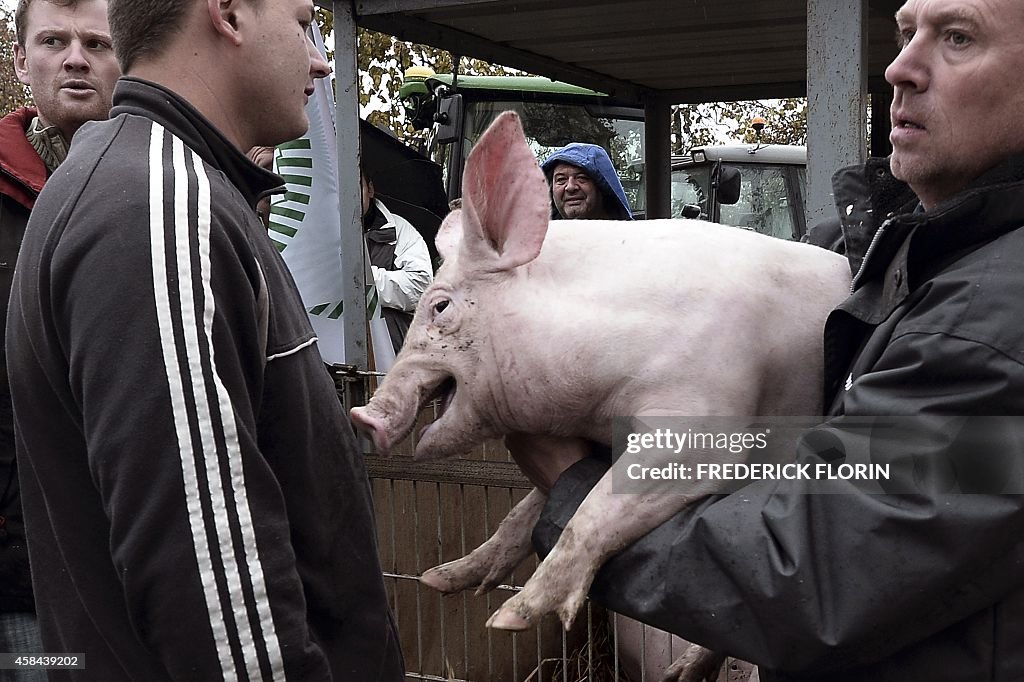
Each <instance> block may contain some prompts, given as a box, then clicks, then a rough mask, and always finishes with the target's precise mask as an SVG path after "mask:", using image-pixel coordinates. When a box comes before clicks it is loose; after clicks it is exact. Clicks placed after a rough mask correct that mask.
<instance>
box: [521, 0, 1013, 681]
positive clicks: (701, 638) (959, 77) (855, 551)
mask: <svg viewBox="0 0 1024 682" xmlns="http://www.w3.org/2000/svg"><path fill="white" fill-rule="evenodd" d="M896 18H897V24H898V26H899V43H900V47H901V51H900V53H899V55H898V56H897V58H896V59H895V61H894V62H893V63H892V64H891V65H890V66H889V68H888V69H887V71H886V79H887V80H888V81H889V82H890V83H891V84H892V85H893V87H894V91H895V92H894V99H893V104H892V110H891V114H892V133H891V136H890V139H891V141H892V143H893V154H892V156H891V157H889V158H888V159H872V160H870V161H868V162H867V163H866V164H865V165H864V166H863V167H857V168H849V169H845V170H843V171H841V172H840V173H838V174H837V176H836V203H837V206H838V207H839V208H840V209H841V211H840V214H841V216H842V227H843V232H844V242H845V246H846V249H847V255H848V258H849V260H850V265H851V267H852V269H853V271H854V272H855V273H856V276H855V277H854V280H853V287H852V289H853V293H852V295H851V296H850V298H849V299H848V300H847V301H845V302H844V303H843V304H842V305H840V306H839V308H838V309H837V310H836V311H835V312H833V313H832V315H831V316H830V317H829V320H828V324H827V326H826V330H825V356H826V357H825V389H826V402H825V405H826V406H827V414H828V421H826V422H825V423H824V424H823V425H821V426H820V427H818V428H816V429H812V430H811V431H810V432H808V433H807V434H805V435H806V438H805V441H804V442H805V443H806V444H809V447H811V448H812V449H813V443H814V441H815V439H817V438H828V439H829V440H830V442H832V443H835V442H837V441H838V442H840V443H842V442H845V441H846V440H848V439H855V438H856V434H855V433H854V431H855V428H854V427H853V426H851V423H852V422H854V421H855V420H856V419H858V418H868V417H870V418H875V417H879V416H890V415H896V416H907V415H909V416H915V417H919V418H922V419H923V418H924V417H926V416H936V415H941V417H940V418H939V419H938V423H939V424H942V423H943V420H945V423H946V424H949V423H950V421H951V420H952V418H954V417H957V416H964V415H974V416H1007V417H1012V416H1015V415H1021V414H1024V326H1022V325H1021V322H1020V321H1021V319H1022V317H1024V297H1022V296H1021V292H1022V291H1024V269H1022V268H1021V265H1020V264H1021V262H1022V261H1024V229H1020V228H1021V226H1022V225H1024V198H1022V197H1024V127H1022V126H1021V125H1020V123H1019V112H1020V111H1021V108H1022V106H1024V83H1022V82H1021V80H1020V77H1019V74H1020V73H1021V72H1022V71H1024V43H1022V42H1021V40H1020V35H1021V34H1022V32H1024V6H1022V5H1021V4H1020V3H1019V2H1016V1H1015V0H908V2H906V3H905V4H904V5H903V7H902V8H901V9H900V10H899V11H898V13H897V15H896ZM828 406H830V407H828ZM999 423H1001V424H1004V425H1005V424H1009V428H1010V429H1011V431H1010V432H1009V434H1004V436H1003V437H996V436H995V435H990V436H989V438H988V440H987V443H986V444H984V445H982V446H979V447H974V448H973V449H971V450H969V451H968V452H967V457H968V460H967V465H968V466H967V467H966V468H962V469H960V470H956V466H957V465H958V462H959V464H962V463H963V462H962V461H959V460H957V459H956V456H957V455H955V454H954V450H956V451H957V452H958V453H959V454H963V453H962V452H960V451H959V449H958V448H957V447H956V446H957V445H958V444H957V442H956V439H955V438H949V437H946V434H945V433H944V432H943V431H942V430H941V429H940V430H938V431H935V432H931V433H929V434H928V436H929V437H928V438H923V437H921V438H916V439H904V440H902V441H894V440H892V439H890V440H888V441H885V440H883V439H881V438H875V439H874V440H873V441H872V443H871V445H872V447H873V448H875V449H874V450H873V451H872V452H873V456H875V455H877V456H878V457H880V458H883V459H886V460H887V461H890V460H891V461H894V462H900V461H901V458H903V459H902V461H903V463H904V464H909V466H910V468H911V469H912V470H914V471H915V472H916V475H917V476H919V479H918V481H919V482H920V483H921V485H918V486H917V487H916V488H915V489H913V490H900V491H897V492H910V493H912V494H867V493H865V492H863V491H860V490H858V488H857V487H856V486H854V485H851V484H850V482H848V481H817V482H814V483H813V485H812V484H809V483H808V482H806V481H765V482H759V483H754V484H751V485H750V486H747V487H746V488H744V489H742V490H741V491H739V492H737V493H734V494H731V495H728V496H725V497H717V498H709V499H706V500H704V501H703V502H702V503H701V504H699V505H697V506H695V507H691V508H690V509H688V510H686V511H684V512H681V513H679V514H678V515H676V516H675V517H674V518H672V519H671V520H669V521H667V522H666V523H664V524H663V525H661V526H660V527H658V528H657V529H655V530H654V531H652V532H651V533H650V534H648V535H647V536H646V537H644V538H642V539H641V540H640V541H638V542H636V543H635V544H634V545H633V546H631V547H630V548H628V549H627V550H625V551H624V552H623V553H621V554H619V555H618V556H616V557H614V558H612V559H611V560H609V561H608V562H607V563H606V564H605V565H604V567H603V568H602V570H601V571H600V572H599V573H598V574H597V578H596V580H595V582H594V585H593V589H592V592H591V594H592V595H593V596H594V597H596V598H597V599H598V600H599V601H601V602H603V603H604V604H605V605H607V606H608V607H609V608H612V609H614V610H615V611H618V612H620V613H625V614H628V615H630V616H633V617H635V618H638V619H640V620H642V621H645V622H648V623H651V624H653V625H656V626H657V627H660V628H663V629H666V630H670V631H673V632H675V633H678V634H679V635H681V636H684V637H686V638H687V639H691V640H693V641H696V642H699V643H701V644H703V645H706V646H709V647H711V648H713V649H715V650H719V651H726V652H728V653H730V654H733V655H736V656H740V657H742V658H745V659H748V660H751V661H754V662H756V663H758V664H759V665H760V667H761V679H762V680H764V681H768V680H801V681H806V680H829V681H830V682H840V681H842V682H847V681H854V680H857V681H864V682H867V681H869V680H870V681H872V682H877V681H880V680H899V681H900V682H914V681H918V680H919V681H922V682H923V681H926V680H927V681H928V682H942V681H947V680H948V681H950V682H952V681H954V680H955V681H958V682H959V681H962V680H981V679H985V680H1020V679H1024V571H1022V570H1021V566H1022V563H1024V540H1022V538H1024V495H1020V493H1021V492H1022V490H1021V486H1020V483H1019V474H1020V471H1021V468H1022V467H1024V440H1022V439H1021V438H1020V437H1019V436H1020V434H1019V427H1018V428H1014V427H1015V426H1016V425H1015V424H1014V423H1013V421H1012V420H1006V421H1004V422H999ZM959 445H962V443H959ZM907 453H913V458H914V459H913V461H908V458H907ZM823 454H824V453H823ZM993 462H996V463H997V464H999V466H1001V467H1002V468H1003V471H1004V473H1006V474H1007V475H1006V476H1004V477H1002V478H1000V479H998V480H996V481H990V485H989V486H988V489H985V488H982V489H977V488H972V490H973V491H974V492H987V493H1012V494H1010V495H1005V494H998V495H997V494H971V495H967V494H960V492H958V488H959V491H963V490H966V489H968V486H967V485H965V483H964V474H965V473H966V474H970V473H971V472H972V471H974V470H976V469H979V468H985V467H989V466H990V465H991V464H992V463H993ZM522 464H524V465H525V468H526V469H527V470H528V471H532V472H533V473H534V477H535V479H536V480H535V483H536V484H538V485H539V486H540V487H542V488H548V487H550V498H549V501H548V504H547V507H546V508H545V510H544V512H543V514H542V517H541V520H540V522H539V523H538V525H537V527H536V529H535V531H534V543H535V545H537V547H538V548H539V550H540V551H541V553H542V554H544V553H546V552H547V551H548V550H549V549H550V548H551V547H552V545H553V544H554V542H555V540H556V539H557V537H558V535H559V533H560V532H561V529H562V527H563V526H564V524H565V521H566V519H568V518H569V517H570V516H571V514H572V512H573V511H574V510H575V509H576V506H577V505H578V504H579V503H580V500H582V499H583V497H584V496H585V495H586V493H587V491H588V490H589V489H590V488H591V487H592V486H593V485H594V483H595V481H597V480H598V478H599V477H600V476H601V475H602V474H603V473H604V466H603V465H602V464H600V463H599V462H598V461H596V460H595V459H594V458H583V459H581V460H580V461H577V462H575V463H574V464H572V465H571V466H570V467H569V468H568V469H567V470H565V471H564V472H563V473H561V475H560V476H559V475H557V474H558V472H557V471H552V468H553V467H552V466H551V464H550V462H539V461H538V462H522ZM562 464H563V465H564V464H565V462H562ZM950 467H952V469H953V470H955V471H956V473H958V474H960V477H959V479H960V480H959V481H957V480H956V479H952V480H950V479H945V483H944V484H941V485H939V484H936V479H935V478H934V477H932V478H931V479H930V481H929V480H928V476H929V474H928V472H929V471H931V472H934V471H936V470H940V469H949V468H950ZM972 467H973V468H972ZM554 468H558V467H554ZM921 477H923V480H922V478H921ZM556 479H557V480H556ZM1008 481H1009V482H1008ZM811 493H821V494H811ZM827 493H831V494H827Z"/></svg>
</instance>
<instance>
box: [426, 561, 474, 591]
mask: <svg viewBox="0 0 1024 682" xmlns="http://www.w3.org/2000/svg"><path fill="white" fill-rule="evenodd" d="M420 582H421V583H423V584H424V585H426V586H427V587H432V588H434V589H435V590H437V591H438V592H442V593H444V594H451V593H453V592H458V591H460V590H463V589H465V588H464V587H458V586H457V584H456V583H455V582H454V581H453V580H452V577H451V576H450V575H448V573H447V572H446V571H445V570H444V567H443V566H438V567H437V568H431V569H429V570H427V571H424V573H423V575H421V576H420Z"/></svg>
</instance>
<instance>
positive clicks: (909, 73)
mask: <svg viewBox="0 0 1024 682" xmlns="http://www.w3.org/2000/svg"><path fill="white" fill-rule="evenodd" d="M923 38H924V36H923V35H922V34H920V33H918V34H916V35H915V36H914V37H913V38H911V39H910V41H909V42H908V43H907V44H906V45H904V46H903V48H902V49H901V50H900V52H899V54H897V55H896V59H894V60H892V63H891V64H889V66H888V67H887V68H886V69H885V80H886V81H888V82H889V84H890V85H892V86H893V87H894V88H897V87H903V88H906V89H909V90H918V91H920V90H925V89H926V88H927V87H928V78H929V76H928V73H929V72H928V63H927V60H928V56H929V54H930V47H929V45H930V43H929V42H928V41H926V40H923Z"/></svg>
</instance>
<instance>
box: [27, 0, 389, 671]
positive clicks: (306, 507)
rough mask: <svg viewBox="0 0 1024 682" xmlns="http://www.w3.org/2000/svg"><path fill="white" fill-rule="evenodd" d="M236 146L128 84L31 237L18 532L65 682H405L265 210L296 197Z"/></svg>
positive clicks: (344, 428) (344, 429) (47, 197)
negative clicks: (67, 663)
mask: <svg viewBox="0 0 1024 682" xmlns="http://www.w3.org/2000/svg"><path fill="white" fill-rule="evenodd" d="M115 4H116V3H114V2H112V3H111V5H110V6H111V24H112V29H113V25H114V7H115ZM196 4H197V5H200V4H201V8H202V9H201V11H197V12H196V14H195V16H197V17H204V16H206V15H204V14H202V13H204V12H207V9H206V7H207V5H206V3H196ZM235 6H236V5H232V6H231V7H232V8H233V7H235ZM243 9H244V6H243ZM300 9H301V8H300ZM261 11H263V12H267V13H269V14H271V15H272V14H273V13H274V12H282V11H287V12H292V11H294V9H293V8H287V7H286V8H284V9H282V6H280V5H276V4H275V3H267V2H265V3H264V5H263V9H262V10H261ZM311 14H312V5H311V4H310V5H309V7H308V8H306V9H305V10H304V14H303V15H300V18H301V16H304V17H305V20H304V21H302V22H300V23H301V24H305V23H307V21H308V19H309V17H310V16H311ZM251 16H252V15H246V16H245V17H242V18H240V19H239V20H238V21H234V19H233V23H232V24H230V26H229V25H228V24H225V27H227V28H225V30H230V29H231V28H233V27H235V26H243V27H244V26H246V22H247V21H249V22H250V24H249V25H251V21H252V19H251ZM288 16H290V15H286V18H287V17H288ZM266 21H268V22H270V21H275V22H277V23H278V24H280V23H281V20H280V18H279V17H274V16H270V17H268V18H267V19H266ZM289 21H291V20H290V19H289ZM275 25H276V24H275ZM275 25H270V24H269V23H268V25H267V26H265V27H264V26H261V27H260V32H259V33H260V34H261V35H262V34H264V33H265V32H266V30H277V29H276V28H275V27H274V26H275ZM302 28H303V26H301V25H300V24H296V25H295V26H294V27H289V28H288V30H289V31H290V30H292V29H294V30H295V31H298V34H299V36H301V35H302V33H301V31H302ZM282 31H283V30H282ZM289 40H291V38H290V37H289ZM116 43H117V38H116V36H115V44H116ZM232 45H234V43H232ZM292 47H293V48H294V50H295V51H297V50H299V49H305V48H302V47H301V46H292ZM197 51H198V50H197ZM118 57H119V59H120V58H121V57H122V55H121V54H120V53H119V55H118ZM310 59H312V58H307V62H306V63H307V64H309V63H311V62H310ZM296 61H298V60H296ZM212 68H216V67H212ZM321 70H322V73H319V74H315V76H319V75H325V73H326V64H324V63H323V62H321ZM126 73H128V70H126ZM311 73H312V71H311ZM294 80H298V79H297V78H296V79H294ZM310 82H311V81H310ZM296 93H297V96H296V95H293V96H295V99H296V101H297V102H298V110H297V111H298V113H299V114H301V111H302V109H301V107H302V97H301V95H302V81H301V80H300V81H299V83H298V89H297V90H296ZM299 120H300V122H301V119H299ZM242 139H244V138H242ZM269 141H270V142H274V141H273V140H269ZM238 147H239V145H238V142H237V141H235V140H229V138H228V137H227V136H226V134H225V133H223V132H222V131H221V130H219V129H218V128H216V127H214V125H213V124H212V123H211V122H210V120H209V119H208V117H206V116H204V114H203V113H200V111H199V110H198V109H197V108H194V107H193V106H192V105H190V104H189V103H188V102H187V101H186V100H185V99H184V98H183V97H182V96H180V95H179V94H177V93H176V92H175V91H172V90H171V89H168V88H165V87H162V86H161V85H158V84H156V83H153V82H149V81H146V80H142V79H140V78H131V77H127V78H124V79H122V80H121V81H120V82H119V83H118V85H117V87H116V89H115V94H114V109H113V110H112V111H111V119H110V120H109V121H105V122H102V123H97V124H93V125H88V126H86V127H84V128H82V129H81V130H80V131H79V134H78V135H77V136H76V137H75V141H74V145H73V146H72V148H71V153H70V155H69V156H68V158H67V160H66V161H65V163H64V164H63V165H62V166H61V168H60V171H59V172H58V173H56V174H54V175H53V177H52V178H51V180H50V181H49V182H48V183H47V186H46V188H45V189H44V192H43V193H42V194H41V195H40V197H39V200H38V202H37V204H36V208H35V212H34V213H33V216H32V219H31V222H30V223H29V226H28V229H27V233H26V236H25V239H24V245H23V248H22V252H21V257H20V261H19V263H18V271H17V274H16V279H15V285H14V294H13V298H12V304H11V308H10V320H9V325H8V342H9V354H8V361H9V362H8V364H9V367H10V375H11V383H12V388H13V395H14V408H15V416H16V423H17V429H18V458H19V461H20V462H21V463H22V470H21V475H22V485H23V489H22V491H23V498H24V507H25V518H26V523H27V526H28V536H29V547H30V553H31V562H32V569H33V572H34V582H35V587H36V596H37V601H38V606H39V608H38V611H39V617H40V624H41V628H42V634H43V642H44V646H45V648H46V650H47V651H50V652H66V653H79V654H84V663H85V670H78V671H73V672H61V673H59V676H58V673H56V672H51V679H82V680H103V681H104V682H112V681H116V680H139V681H141V680H146V681H147V682H153V681H156V680H167V679H188V680H214V679H224V680H245V679H248V680H285V679H287V680H330V679H334V680H354V681H358V682H369V681H371V680H381V681H387V682H392V681H394V680H400V679H402V676H403V665H402V657H401V654H400V652H399V648H398V642H397V635H396V631H395V628H394V623H393V620H392V618H391V615H390V611H389V609H388V606H387V598H386V593H385V590H384V585H383V579H382V575H381V570H380V565H379V561H378V558H377V546H376V540H375V531H374V523H373V518H372V507H371V501H370V491H369V486H368V482H367V477H366V472H365V469H364V464H363V462H362V459H361V454H360V453H359V451H358V449H357V444H356V442H355V440H354V437H353V434H352V431H351V428H350V427H349V425H348V422H347V420H346V419H345V417H344V415H343V412H342V409H341V406H340V405H339V403H338V400H337V396H336V393H335V390H334V385H333V382H332V381H331V380H330V377H329V375H328V374H327V372H326V371H325V369H324V365H323V363H322V361H321V359H320V355H319V353H318V352H317V348H316V338H315V336H314V334H313V331H312V329H311V327H310V324H309V321H308V319H307V317H306V315H305V312H304V309H303V306H302V303H301V301H300V298H299V294H298V292H297V290H296V288H295V285H294V283H293V282H292V279H291V277H290V275H289V273H288V272H287V270H286V268H285V265H284V263H283V261H282V260H281V258H280V257H279V255H278V253H277V252H276V251H275V249H274V248H273V246H272V245H271V242H270V241H269V240H268V239H267V235H266V231H265V230H264V229H263V226H262V225H261V223H260V222H259V220H258V219H257V217H256V214H255V212H254V210H253V206H254V204H255V202H256V201H257V199H258V198H259V197H260V196H261V195H264V194H266V193H268V192H270V191H272V190H274V189H275V188H277V187H279V186H280V185H281V184H282V183H281V180H280V178H279V177H277V176H276V175H274V174H272V173H269V172H267V171H264V170H262V169H260V168H258V167H257V166H256V165H254V164H253V163H251V162H250V161H249V160H248V159H247V158H246V157H245V155H244V154H242V153H241V152H240V151H239V148H238Z"/></svg>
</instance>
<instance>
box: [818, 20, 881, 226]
mask: <svg viewBox="0 0 1024 682" xmlns="http://www.w3.org/2000/svg"><path fill="white" fill-rule="evenodd" d="M867 11H868V0H851V1H850V2H835V1H834V0H807V122H808V125H807V199H806V202H807V203H806V211H807V226H808V227H811V226H813V225H815V224H816V223H818V222H820V221H821V220H823V219H825V218H831V217H833V216H835V212H836V209H835V204H834V200H833V197H832V174H833V173H834V172H835V171H836V170H838V169H839V168H842V167H843V166H849V165H852V164H855V163H862V162H863V161H864V158H865V154H866V147H867V120H866V119H867V113H866V112H867V31H868V28H867V26H868V25H867Z"/></svg>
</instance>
